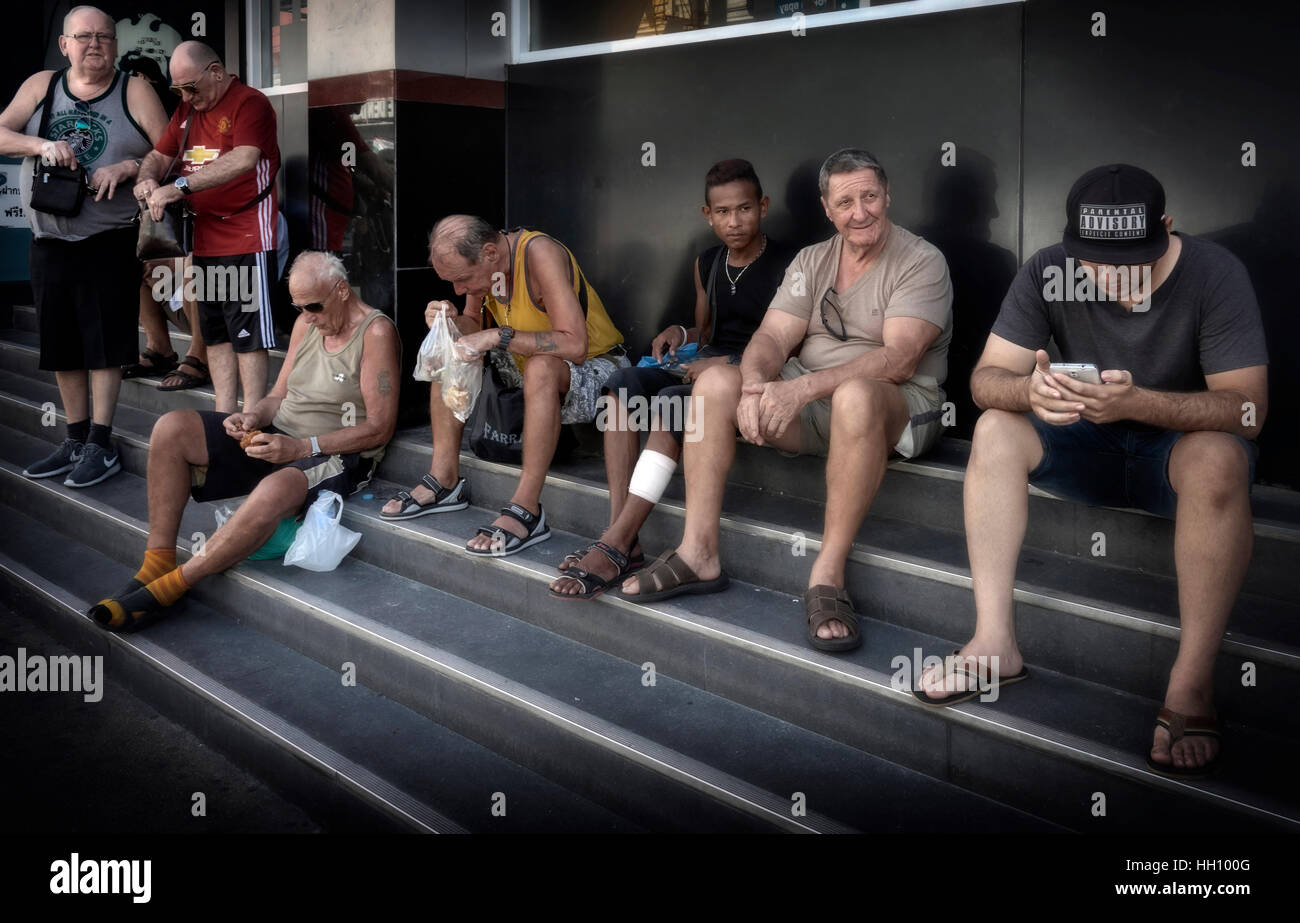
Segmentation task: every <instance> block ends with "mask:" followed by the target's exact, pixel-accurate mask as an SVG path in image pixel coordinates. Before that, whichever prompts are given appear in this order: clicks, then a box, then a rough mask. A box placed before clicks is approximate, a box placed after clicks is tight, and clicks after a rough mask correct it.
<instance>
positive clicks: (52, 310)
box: [28, 225, 141, 372]
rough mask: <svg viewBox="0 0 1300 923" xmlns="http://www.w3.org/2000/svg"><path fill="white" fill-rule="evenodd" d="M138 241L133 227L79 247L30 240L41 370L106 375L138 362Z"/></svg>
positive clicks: (77, 243) (103, 234)
mask: <svg viewBox="0 0 1300 923" xmlns="http://www.w3.org/2000/svg"><path fill="white" fill-rule="evenodd" d="M138 236H139V232H138V231H137V229H136V228H135V226H134V225H132V226H131V227H127V228H118V229H116V230H112V231H101V232H100V233H98V234H94V235H92V236H90V237H87V238H85V239H83V240H55V239H54V238H50V237H38V238H34V239H33V240H32V246H31V251H30V252H29V254H28V266H29V269H30V271H31V279H32V295H33V296H34V299H35V301H36V315H37V318H38V321H37V329H38V330H39V331H40V338H41V359H40V368H41V369H43V370H45V371H47V372H71V371H76V370H78V369H107V368H115V367H117V366H122V365H130V364H131V363H133V362H135V361H136V359H137V358H138V356H139V348H140V335H139V323H140V273H141V269H140V261H139V260H137V259H136V258H135V242H136V238H137V237H138Z"/></svg>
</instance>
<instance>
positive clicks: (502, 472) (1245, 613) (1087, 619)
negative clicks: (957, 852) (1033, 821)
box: [0, 372, 1300, 730]
mask: <svg viewBox="0 0 1300 923" xmlns="http://www.w3.org/2000/svg"><path fill="white" fill-rule="evenodd" d="M51 394H52V392H51V391H50V390H49V386H46V385H41V384H39V383H33V382H30V381H26V380H24V379H21V378H19V377H17V376H14V375H12V374H7V373H3V372H0V421H2V422H5V423H7V424H8V425H11V426H14V427H15V428H17V429H20V430H23V431H25V432H28V433H31V434H33V435H38V436H41V437H42V438H46V439H54V438H56V436H55V430H52V429H49V428H46V427H43V426H40V425H39V423H40V422H41V421H40V419H39V418H40V416H41V414H38V413H37V409H38V407H40V406H43V404H44V402H47V401H49V400H52V399H53V398H52V397H51ZM44 416H45V417H46V418H47V419H54V418H53V417H51V416H50V415H49V414H45V415H44ZM151 429H152V417H151V416H150V415H147V414H142V413H141V412H140V411H137V410H133V409H129V408H123V410H122V413H121V414H119V426H118V428H117V432H118V434H119V436H122V437H125V436H126V434H129V433H133V434H134V436H135V438H134V440H129V439H126V438H123V439H122V440H121V441H120V442H119V445H120V446H121V450H122V452H123V454H124V456H125V457H126V458H127V459H128V461H127V464H128V466H133V467H132V470H136V471H140V472H143V470H144V464H145V457H146V447H147V433H148V432H149V431H151ZM428 452H429V450H428V447H427V446H422V445H420V443H419V440H418V438H417V437H415V436H414V435H411V434H403V435H402V436H401V437H400V438H398V439H396V440H394V442H393V443H392V444H391V445H390V448H389V452H388V454H387V456H386V457H385V460H384V463H383V466H382V467H381V471H382V472H383V473H384V474H385V475H391V474H392V473H393V472H394V470H396V471H397V473H398V474H399V475H402V474H404V477H402V483H405V484H410V483H414V482H415V481H416V480H417V476H418V475H417V472H421V473H422V472H423V471H427V470H428V464H429V462H428ZM462 464H463V466H464V469H465V473H466V474H467V476H468V477H469V478H470V480H471V481H472V484H473V489H474V490H475V491H476V496H477V499H478V502H480V503H482V504H483V505H485V506H486V507H488V508H489V509H490V508H494V506H496V505H499V504H500V503H503V502H504V501H505V499H506V498H507V497H508V496H509V495H510V493H511V492H512V491H513V489H514V484H515V481H516V479H517V477H518V472H517V469H515V468H513V467H511V466H506V465H498V464H495V463H491V462H484V461H482V460H480V459H477V458H474V457H473V456H467V455H463V456H462ZM548 488H549V489H548V491H547V493H546V494H545V502H546V503H547V504H549V507H548V508H549V511H550V516H551V519H552V522H555V523H556V524H558V525H563V526H564V527H565V528H567V529H572V530H573V531H575V532H578V533H580V534H583V535H587V536H594V535H596V534H598V532H599V530H600V529H601V528H603V526H604V524H605V522H607V519H608V515H607V506H606V504H607V499H606V497H607V494H606V493H605V491H604V488H603V486H602V485H600V484H598V483H596V482H593V481H590V480H589V479H586V478H582V477H578V476H576V475H571V474H568V473H566V472H563V471H556V472H554V473H552V475H551V476H550V477H549V479H548ZM733 510H743V511H744V515H740V514H737V513H734V512H731V511H733ZM557 516H558V518H557ZM821 516H822V513H821V510H820V508H819V507H817V506H816V505H815V504H811V503H810V502H809V501H800V500H797V499H795V498H791V497H772V496H769V495H767V494H766V493H764V492H758V491H754V490H753V489H751V488H744V487H740V486H736V485H733V486H732V488H731V489H730V493H729V496H728V500H727V503H726V505H725V509H724V517H723V522H722V526H723V553H724V561H725V563H726V567H727V568H728V570H729V572H730V573H731V574H732V576H733V577H735V578H738V579H741V580H745V581H748V582H751V583H755V584H758V585H762V586H766V587H768V588H771V589H774V590H778V591H781V592H783V593H786V594H789V595H791V596H799V595H801V594H802V592H803V588H804V586H805V583H806V579H807V578H806V573H807V572H806V567H807V563H808V562H807V560H806V557H807V556H806V555H805V557H804V558H799V557H795V556H794V555H792V554H791V550H792V549H791V542H790V539H791V536H792V535H794V534H796V533H798V532H799V531H800V530H801V529H802V530H806V532H805V533H804V534H805V535H806V536H807V541H806V544H807V550H808V551H809V552H810V553H813V554H815V552H816V549H817V547H818V539H817V535H818V533H817V530H818V529H819V528H820V525H821ZM487 518H488V520H490V519H491V518H493V517H492V516H491V515H489V516H488V517H487ZM683 518H684V509H683V507H682V506H681V504H680V502H679V501H672V500H665V501H664V502H663V503H661V504H660V506H659V508H658V510H657V511H656V512H655V513H654V514H653V515H652V516H651V518H650V520H649V521H648V523H647V525H646V528H645V529H643V530H642V540H643V541H644V542H645V545H646V547H647V548H648V549H649V551H650V554H651V556H653V554H654V553H655V552H656V551H657V550H658V549H659V548H662V547H671V546H672V545H673V544H675V543H676V541H677V540H678V538H679V536H680V534H681V528H682V521H683ZM484 521H487V520H484ZM479 524H482V523H481V522H476V523H475V525H479ZM472 533H473V528H469V529H468V531H467V532H466V537H467V536H468V535H470V534H472ZM584 543H585V540H575V545H574V546H573V547H578V546H580V545H581V544H584ZM564 550H565V551H567V550H569V549H568V548H565V549H564ZM847 577H848V585H849V589H850V592H851V593H852V594H853V596H854V599H855V600H857V602H858V605H859V607H860V609H861V611H863V612H867V613H869V614H870V615H872V616H873V617H874V618H878V619H880V620H881V621H885V622H889V623H892V624H896V625H898V626H900V627H905V628H908V629H916V630H920V631H924V632H927V633H929V634H931V635H934V636H937V637H940V638H946V639H948V641H949V642H951V643H952V645H956V644H960V643H962V642H964V641H965V640H966V638H967V637H969V635H970V632H971V630H972V629H973V626H974V608H973V601H972V596H971V591H970V576H969V569H968V567H967V562H966V557H965V543H964V539H963V537H962V536H961V535H960V534H959V533H956V532H952V531H946V530H935V529H926V528H923V527H919V526H915V525H913V524H910V523H900V522H896V521H890V520H886V519H884V518H879V519H874V520H869V521H868V523H867V524H866V525H865V526H864V529H863V532H862V534H861V535H860V536H859V544H858V546H857V547H855V549H854V551H853V552H852V554H851V557H850V562H849V567H848V570H847ZM1015 598H1016V606H1017V624H1018V632H1019V638H1020V643H1021V649H1022V651H1023V652H1024V654H1025V655H1026V657H1027V658H1028V659H1029V660H1030V661H1031V662H1033V663H1035V664H1037V665H1039V666H1041V667H1045V668H1048V669H1052V670H1056V671H1059V672H1062V673H1065V674H1067V675H1070V676H1075V677H1078V678H1080V679H1084V680H1088V681H1090V682H1095V683H1101V684H1103V685H1106V686H1110V687H1113V688H1116V689H1120V690H1123V691H1125V692H1130V693H1133V694H1135V695H1139V696H1142V697H1144V698H1150V699H1162V698H1163V694H1164V689H1165V685H1166V682H1167V678H1168V672H1169V668H1170V666H1171V665H1172V664H1173V661H1174V658H1175V656H1176V653H1177V644H1178V639H1179V637H1180V629H1179V625H1178V621H1177V619H1176V617H1175V616H1174V615H1173V613H1176V612H1177V593H1176V586H1175V584H1174V581H1173V580H1171V579H1169V578H1158V577H1154V576H1144V575H1141V574H1135V573H1132V572H1128V571H1124V570H1121V569H1117V568H1113V567H1106V566H1103V565H1098V564H1093V563H1085V562H1082V561H1079V560H1076V559H1073V558H1070V557H1068V556H1063V555H1052V554H1048V553H1043V552H1039V551H1036V550H1034V549H1026V550H1025V551H1024V553H1023V554H1022V562H1021V569H1020V580H1019V581H1018V583H1017V589H1016V592H1015ZM1297 614H1300V613H1298V612H1297V606H1296V604H1295V602H1294V600H1293V601H1291V602H1280V601H1277V600H1271V599H1266V598H1261V597H1254V596H1251V595H1250V594H1245V595H1243V596H1242V597H1241V598H1240V599H1239V600H1238V602H1237V605H1236V608H1235V610H1234V615H1233V618H1232V620H1231V621H1230V623H1229V632H1228V634H1227V636H1226V637H1225V640H1224V643H1223V646H1222V648H1221V653H1220V657H1219V666H1218V674H1217V682H1218V690H1219V696H1220V703H1221V705H1222V706H1223V707H1226V708H1230V709H1234V710H1237V711H1239V712H1241V713H1243V714H1250V715H1252V716H1254V717H1255V719H1256V720H1258V721H1260V722H1268V723H1272V724H1275V725H1276V726H1278V727H1279V728H1283V729H1292V730H1295V729H1297V728H1300V718H1298V717H1297V716H1296V715H1295V714H1294V711H1293V710H1292V709H1290V708H1289V707H1288V705H1287V702H1288V701H1289V699H1290V696H1291V695H1293V694H1300V633H1298V631H1297V626H1298V625H1300V620H1297V619H1296V615H1297ZM949 649H951V646H950V647H949ZM1102 652H1104V656H1103V655H1102ZM1247 665H1251V666H1250V667H1249V668H1250V669H1252V670H1253V671H1254V672H1255V674H1256V685H1249V686H1247V685H1243V684H1242V675H1243V673H1242V671H1243V669H1246V668H1247ZM1262 689H1270V690H1273V691H1275V692H1277V693H1278V694H1277V695H1270V696H1261V695H1260V694H1259V692H1260V690H1262Z"/></svg>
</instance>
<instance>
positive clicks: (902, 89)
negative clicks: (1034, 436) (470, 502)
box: [507, 5, 1022, 420]
mask: <svg viewBox="0 0 1300 923" xmlns="http://www.w3.org/2000/svg"><path fill="white" fill-rule="evenodd" d="M1021 17H1022V9H1021V7H1020V6H1018V5H1008V6H999V7H992V8H984V9H978V10H969V11H963V12H959V13H949V14H938V15H930V16H922V17H912V18H907V19H895V20H887V21H881V22H870V23H860V24H855V25H846V26H841V27H837V28H833V29H813V30H810V31H809V32H808V33H807V34H806V35H804V36H801V37H796V36H793V35H790V34H786V33H781V34H776V35H767V36H758V37H754V38H747V39H735V40H729V41H724V42H715V43H706V44H701V45H687V46H678V47H674V48H667V49H657V50H653V51H646V52H636V53H631V54H617V55H603V56H597V57H590V58H581V59H573V60H568V61H557V62H547V63H543V64H533V65H524V66H516V67H512V68H510V70H509V85H508V88H507V160H508V171H509V172H508V176H509V181H508V188H507V217H508V220H509V222H510V223H511V224H512V225H517V224H522V225H527V226H531V227H539V228H543V229H545V230H547V231H549V232H550V233H552V234H555V235H556V236H558V237H559V238H560V239H561V240H563V241H564V242H565V243H567V244H569V246H570V247H571V248H572V249H573V250H574V252H575V253H576V254H577V256H578V259H579V261H580V262H581V264H582V266H583V268H584V270H585V271H586V272H587V274H588V276H589V277H590V278H591V280H592V282H593V284H594V285H595V286H596V288H597V290H598V291H599V292H600V294H601V297H602V298H603V299H604V300H605V303H606V304H607V305H608V306H609V307H610V309H611V311H612V312H613V314H614V316H615V319H616V322H617V323H618V324H619V326H620V328H621V329H622V330H623V332H624V334H625V335H627V336H628V338H629V340H630V341H631V344H632V346H633V347H634V348H636V349H641V348H644V347H645V345H646V344H647V343H648V342H649V340H650V339H651V338H652V337H653V336H654V334H655V333H656V332H658V330H660V329H661V328H662V327H663V326H664V325H665V324H666V323H669V322H676V321H677V320H679V319H681V318H683V317H685V316H686V314H687V313H688V312H689V310H690V305H691V304H692V296H691V288H690V276H689V272H690V261H691V259H692V257H693V256H694V255H695V254H696V253H698V252H699V251H700V250H701V249H702V248H704V247H705V246H708V245H709V244H710V242H711V241H713V240H715V238H713V235H712V233H711V232H710V231H709V229H708V227H707V226H706V225H705V223H704V221H703V219H702V218H701V216H700V213H699V205H700V204H701V202H702V201H703V195H704V174H705V172H706V171H707V169H708V167H709V166H710V165H711V164H712V163H714V162H715V161H717V160H720V159H722V158H725V157H746V158H748V159H750V160H751V161H753V162H754V165H755V166H756V167H757V169H758V173H759V176H760V178H761V179H762V180H763V183H764V188H765V191H766V192H767V193H768V195H769V196H770V197H771V199H772V210H771V212H770V214H769V219H768V222H767V225H766V227H767V230H768V233H769V234H770V235H772V236H774V237H779V238H781V239H783V240H786V241H788V242H790V243H795V244H799V245H804V244H808V243H812V242H814V241H816V240H820V239H824V238H825V237H827V236H829V234H830V233H832V228H831V225H830V224H829V222H828V221H827V220H826V217H825V215H824V213H823V212H822V209H821V206H820V204H819V202H818V196H817V188H816V174H817V168H818V167H819V166H820V164H821V161H822V159H823V158H824V157H825V156H826V155H827V154H828V153H830V152H831V151H833V150H836V149H838V148H841V147H846V146H860V147H866V148H867V149H869V150H871V151H872V152H873V153H875V154H876V155H877V157H879V158H880V159H881V162H882V163H883V164H884V165H885V167H886V169H887V170H888V171H889V174H890V181H891V198H892V202H893V206H892V210H891V216H892V217H893V218H894V220H895V221H896V222H897V223H898V224H900V225H902V226H904V227H907V228H908V229H910V230H913V231H917V232H919V233H926V234H927V235H928V236H931V237H932V238H933V239H935V240H936V243H939V245H940V246H941V247H943V248H944V249H945V252H949V254H950V262H951V263H952V264H953V266H954V276H956V274H957V271H958V267H963V270H962V271H963V272H964V273H965V274H966V275H967V276H968V277H969V278H968V280H967V281H966V282H964V283H963V284H962V286H961V301H960V302H959V303H958V306H957V309H956V310H957V316H958V318H959V325H960V326H961V329H960V337H959V339H960V342H961V343H962V344H965V343H968V342H974V341H975V340H977V339H978V340H980V341H981V342H982V339H983V335H984V332H986V331H987V329H988V323H987V322H986V321H985V320H983V319H982V318H983V317H984V316H985V315H987V314H988V313H989V311H990V304H991V305H992V308H993V309H996V303H997V301H998V300H999V299H1000V298H1001V295H1002V293H1003V292H1004V291H1005V288H1006V283H1007V282H1008V281H1009V279H1010V274H1011V272H1012V271H1013V269H1014V266H1015V264H1016V253H1015V251H1016V245H1017V241H1016V239H1017V232H1018V228H1017V216H1018V211H1019V202H1018V186H1019V177H1018V159H1019V149H1018V131H1019V119H1020V33H1021V28H1022V25H1021ZM946 141H951V142H953V143H954V144H956V145H957V165H956V166H955V167H941V166H940V147H941V145H942V144H943V143H944V142H946ZM645 142H651V143H653V144H654V145H655V158H656V164H655V166H653V167H650V166H643V165H642V156H643V154H642V151H643V148H642V145H643V143H645ZM959 177H960V178H961V179H959ZM981 325H982V327H983V330H979V329H978V328H979V327H980V326H981ZM968 328H969V329H968ZM963 350H964V351H963ZM968 352H969V350H968V349H965V348H964V347H963V348H961V349H955V350H954V356H953V364H954V369H953V373H952V374H950V376H949V381H950V383H951V387H950V393H952V395H953V397H954V398H955V399H956V398H959V396H960V395H963V394H964V393H965V390H966V378H967V377H968V368H967V369H966V371H965V372H964V373H963V372H962V371H960V369H959V368H958V367H959V366H961V365H962V363H963V362H967V361H968V360H966V359H965V358H964V356H965V354H966V353H968ZM972 416H973V415H972V414H969V413H962V411H960V410H959V420H962V418H963V417H965V418H967V419H969V418H971V417H972Z"/></svg>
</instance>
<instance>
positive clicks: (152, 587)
mask: <svg viewBox="0 0 1300 923" xmlns="http://www.w3.org/2000/svg"><path fill="white" fill-rule="evenodd" d="M189 588H190V585H189V584H188V583H186V582H185V578H184V577H183V576H181V569H180V568H179V567H175V568H172V569H171V570H170V571H168V572H167V573H165V574H163V575H162V576H161V577H159V578H158V579H157V580H154V581H151V582H150V583H149V584H148V585H147V586H146V587H145V589H146V590H148V591H149V593H150V594H151V595H152V596H153V598H154V599H156V600H158V604H159V605H161V606H170V605H173V604H174V603H175V602H176V600H178V599H180V598H181V597H182V596H184V595H185V591H186V590H188V589H189Z"/></svg>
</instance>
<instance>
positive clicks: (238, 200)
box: [135, 42, 280, 413]
mask: <svg viewBox="0 0 1300 923" xmlns="http://www.w3.org/2000/svg"><path fill="white" fill-rule="evenodd" d="M171 76H172V80H173V81H174V83H173V84H172V89H173V90H174V91H175V92H177V93H179V94H180V95H181V100H182V102H181V105H180V106H179V107H177V109H176V111H175V112H174V113H173V114H172V119H171V123H170V124H169V125H168V126H167V131H166V133H165V134H164V135H163V137H162V140H160V141H159V142H158V144H157V145H156V146H155V147H154V149H153V151H151V152H150V153H149V156H148V157H146V158H145V159H144V162H143V164H141V166H140V177H139V182H138V184H137V185H136V187H135V197H136V198H137V199H140V200H141V201H143V202H146V203H147V204H148V206H149V210H150V211H151V212H152V213H153V216H154V218H155V219H158V218H161V217H162V213H163V209H164V208H165V207H166V206H167V205H169V204H170V203H172V202H177V201H180V200H181V199H184V200H185V201H186V203H187V204H188V205H189V207H190V209H191V210H192V211H193V212H194V213H195V218H194V258H193V266H194V272H195V274H196V278H195V286H196V288H197V289H198V294H199V296H200V297H199V298H198V299H197V300H198V303H199V324H200V328H201V330H202V333H203V339H204V341H205V342H206V343H207V345H208V364H209V365H210V366H211V369H212V386H213V389H214V390H215V391H216V395H217V402H216V409H217V410H218V411H219V412H222V413H233V412H234V411H235V410H236V398H237V395H238V387H239V385H240V384H241V383H242V384H243V387H244V406H245V407H251V406H253V405H254V404H256V403H257V402H258V401H260V400H261V399H262V397H263V396H264V395H265V394H266V369H267V363H266V351H267V349H268V348H270V347H271V346H274V345H275V332H274V328H273V327H272V318H271V289H272V286H273V285H274V283H275V278H276V276H275V265H276V254H275V249H276V239H275V237H276V233H275V231H276V208H277V206H276V194H275V174H276V172H277V171H278V170H279V169H280V149H279V145H278V142H277V141H276V129H275V110H274V109H273V108H272V107H271V103H270V102H269V101H268V100H267V98H266V97H265V96H264V95H263V94H262V93H260V92H258V91H257V90H255V89H253V88H252V87H249V86H246V85H245V84H243V83H242V82H240V80H239V78H238V77H237V76H235V75H234V74H231V73H228V72H227V71H226V70H225V68H224V67H223V66H222V64H221V59H220V58H219V57H217V53H216V52H215V51H213V50H212V49H211V48H209V47H208V46H207V45H204V44H203V43H202V42H182V43H181V44H179V45H177V46H176V50H175V51H174V52H173V53H172V59H171ZM173 160H175V161H176V163H177V171H178V172H179V174H180V175H179V176H178V177H177V178H176V179H175V180H174V181H171V182H165V180H166V176H165V173H166V171H167V170H168V165H169V164H170V163H172V162H173ZM160 182H161V183H162V184H161V185H160ZM236 358H237V359H238V364H237V366H236ZM236 368H237V369H238V371H236Z"/></svg>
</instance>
